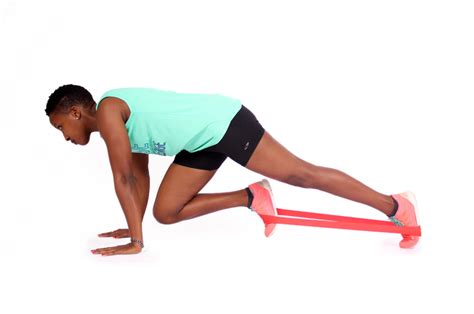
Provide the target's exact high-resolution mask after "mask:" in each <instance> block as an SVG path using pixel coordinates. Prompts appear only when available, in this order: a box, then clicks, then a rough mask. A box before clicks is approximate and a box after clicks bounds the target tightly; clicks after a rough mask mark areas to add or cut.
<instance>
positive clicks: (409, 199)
mask: <svg viewBox="0 0 474 314" xmlns="http://www.w3.org/2000/svg"><path fill="white" fill-rule="evenodd" d="M392 197H393V198H395V199H396V200H397V202H398V210H397V213H396V214H395V216H394V217H389V219H390V220H391V221H392V222H393V223H394V224H396V225H398V226H418V221H417V217H416V216H417V213H416V211H417V204H416V198H415V194H413V193H412V192H410V191H407V192H404V193H400V194H394V195H392ZM402 237H403V240H401V241H400V244H399V245H400V247H401V248H403V249H408V248H412V247H414V246H415V245H416V244H417V243H418V239H419V237H417V236H411V235H405V234H402Z"/></svg>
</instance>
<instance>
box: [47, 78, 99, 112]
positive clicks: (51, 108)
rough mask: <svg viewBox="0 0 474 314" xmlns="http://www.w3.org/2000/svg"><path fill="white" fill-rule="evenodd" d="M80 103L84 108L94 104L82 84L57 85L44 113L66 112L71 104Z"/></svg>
mask: <svg viewBox="0 0 474 314" xmlns="http://www.w3.org/2000/svg"><path fill="white" fill-rule="evenodd" d="M77 104H82V105H84V106H85V107H86V108H89V107H92V106H93V105H95V101H94V99H93V98H92V95H91V93H89V91H88V90H87V89H85V88H84V87H82V86H79V85H74V84H67V85H63V86H60V87H58V88H57V89H56V90H55V91H54V92H53V93H52V94H51V95H50V96H49V99H48V103H47V104H46V109H45V111H46V115H47V116H49V115H50V114H51V113H52V112H55V111H57V112H67V111H68V110H69V108H70V107H71V106H72V105H77Z"/></svg>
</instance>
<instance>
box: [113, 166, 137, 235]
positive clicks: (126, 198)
mask: <svg viewBox="0 0 474 314" xmlns="http://www.w3.org/2000/svg"><path fill="white" fill-rule="evenodd" d="M137 181H138V179H137V177H135V176H134V175H131V176H128V177H127V178H124V177H120V178H118V179H116V178H114V186H115V191H116V193H117V196H118V199H119V202H120V205H121V206H122V209H123V212H124V214H125V218H126V220H127V225H128V229H129V231H130V236H131V237H132V238H134V239H137V240H140V241H142V242H143V234H142V214H141V212H140V209H141V208H140V197H139V190H140V189H139V187H138V184H137Z"/></svg>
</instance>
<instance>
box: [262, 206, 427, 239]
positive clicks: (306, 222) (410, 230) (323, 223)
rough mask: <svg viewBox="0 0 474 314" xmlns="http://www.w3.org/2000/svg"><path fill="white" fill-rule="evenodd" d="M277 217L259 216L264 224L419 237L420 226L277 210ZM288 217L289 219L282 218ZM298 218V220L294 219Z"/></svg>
mask: <svg viewBox="0 0 474 314" xmlns="http://www.w3.org/2000/svg"><path fill="white" fill-rule="evenodd" d="M276 210H277V213H278V215H279V216H272V215H260V217H261V218H262V220H263V222H264V223H265V224H270V223H277V224H287V225H299V226H312V227H322V228H336V229H349V230H360V231H374V232H389V233H401V234H404V235H411V236H421V228H420V226H404V227H402V226H397V225H395V224H393V223H392V222H390V221H383V220H373V219H364V218H355V217H347V216H337V215H328V214H318V213H312V212H303V211H296V210H289V209H282V208H277V209H276ZM284 216H290V217H284ZM294 217H298V218H294Z"/></svg>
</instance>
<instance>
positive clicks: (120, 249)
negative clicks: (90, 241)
mask: <svg viewBox="0 0 474 314" xmlns="http://www.w3.org/2000/svg"><path fill="white" fill-rule="evenodd" d="M141 251H142V248H141V247H140V246H139V245H138V244H134V243H132V242H130V243H127V244H125V245H118V246H111V247H104V248H99V249H95V250H91V252H92V254H102V256H108V255H116V254H138V253H140V252H141Z"/></svg>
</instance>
